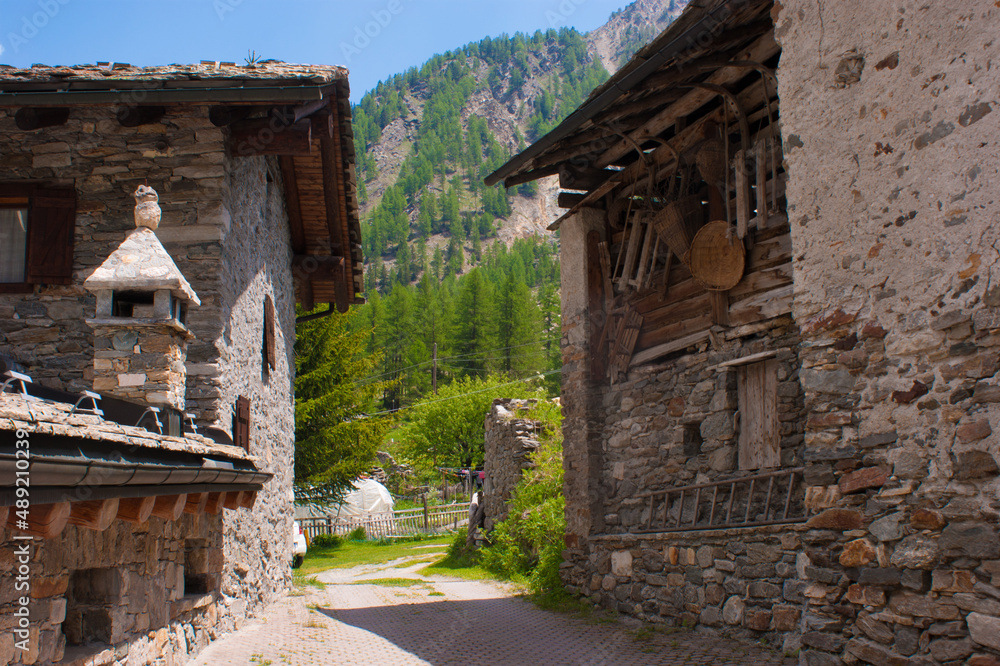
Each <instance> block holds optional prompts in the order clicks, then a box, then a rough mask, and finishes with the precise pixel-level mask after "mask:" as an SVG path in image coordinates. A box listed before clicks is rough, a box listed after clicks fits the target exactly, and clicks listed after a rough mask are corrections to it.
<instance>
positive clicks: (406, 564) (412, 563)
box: [390, 557, 435, 569]
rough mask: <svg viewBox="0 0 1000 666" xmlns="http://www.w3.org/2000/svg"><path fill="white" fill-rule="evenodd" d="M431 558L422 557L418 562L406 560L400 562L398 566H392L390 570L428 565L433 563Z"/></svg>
mask: <svg viewBox="0 0 1000 666" xmlns="http://www.w3.org/2000/svg"><path fill="white" fill-rule="evenodd" d="M434 561H435V560H434V558H433V557H422V558H420V559H419V560H406V561H405V562H400V563H399V564H393V565H392V566H391V567H390V568H391V569H406V568H407V567H412V566H415V565H417V564H430V563H431V562H434Z"/></svg>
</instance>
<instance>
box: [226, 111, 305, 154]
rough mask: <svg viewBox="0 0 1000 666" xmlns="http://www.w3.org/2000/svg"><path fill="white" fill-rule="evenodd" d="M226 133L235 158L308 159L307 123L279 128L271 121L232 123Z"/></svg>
mask: <svg viewBox="0 0 1000 666" xmlns="http://www.w3.org/2000/svg"><path fill="white" fill-rule="evenodd" d="M229 132H230V133H229V149H230V152H231V153H232V154H233V155H234V156H236V157H251V156H254V155H308V154H309V153H310V152H311V151H312V123H310V122H309V120H308V119H306V120H300V121H299V122H297V123H295V124H293V125H282V124H281V123H280V122H278V121H277V120H276V119H274V118H250V119H248V120H240V121H237V122H235V123H233V124H232V125H230V126H229Z"/></svg>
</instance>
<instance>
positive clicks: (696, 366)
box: [487, 0, 1000, 665]
mask: <svg viewBox="0 0 1000 666" xmlns="http://www.w3.org/2000/svg"><path fill="white" fill-rule="evenodd" d="M998 21H1000V9H997V8H996V7H995V6H992V5H989V6H986V5H982V4H978V3H971V2H957V3H945V4H942V3H938V4H933V5H918V4H912V3H905V2H904V3H896V4H885V3H869V4H866V5H859V4H857V3H839V2H831V1H829V0H819V1H818V2H804V1H801V0H791V1H783V2H781V3H778V2H774V3H771V2H766V1H756V0H737V1H726V0H709V1H708V2H699V3H692V4H691V5H690V6H689V8H688V9H687V10H686V11H685V13H684V14H683V15H682V16H681V17H680V18H679V19H678V20H677V21H676V22H675V23H674V24H673V25H671V26H670V27H669V28H668V29H667V30H666V31H665V32H664V33H662V34H661V35H660V36H659V37H657V38H656V39H655V40H654V41H653V42H652V43H651V44H650V45H648V46H647V47H645V48H644V49H643V50H641V51H640V52H639V53H638V54H637V55H636V57H635V58H634V59H633V60H632V61H631V62H630V63H629V64H628V65H626V66H625V67H624V68H623V69H622V70H621V71H619V72H618V73H617V74H616V75H615V76H614V77H612V79H611V81H609V82H607V83H606V84H604V85H602V86H601V87H599V88H598V89H597V90H595V91H594V93H593V94H592V95H591V97H590V98H589V99H588V100H587V101H586V102H585V103H584V104H583V105H582V106H581V107H580V108H579V109H577V110H576V111H575V112H574V113H572V114H571V115H570V116H569V117H568V118H567V119H566V120H565V121H564V122H563V123H562V124H561V125H559V126H558V127H557V128H556V129H554V130H553V131H552V132H551V133H549V134H548V135H546V136H545V137H542V138H541V139H539V140H538V141H537V142H535V143H534V144H533V145H531V146H529V147H528V148H527V149H526V150H525V151H523V152H522V153H521V154H519V155H517V156H515V157H514V158H513V159H512V160H511V161H510V162H509V163H508V164H506V165H504V166H503V167H502V168H501V169H499V170H498V171H497V172H496V173H495V174H493V175H491V176H490V177H489V178H488V179H487V182H488V183H490V182H497V181H501V180H502V181H503V182H504V183H505V184H506V185H508V186H512V185H516V184H518V183H523V182H526V181H530V180H533V179H536V178H540V177H543V176H550V175H558V177H559V180H560V185H561V187H562V189H563V190H564V191H563V192H562V193H561V194H560V195H559V200H560V205H561V206H562V207H563V208H568V209H569V210H568V212H567V213H566V214H565V215H563V216H562V217H561V218H560V219H559V220H557V221H556V222H555V223H554V224H553V228H558V229H559V230H560V233H561V254H562V271H563V274H562V305H563V360H564V365H563V392H562V399H563V404H564V417H565V421H564V436H565V441H564V450H565V471H566V481H565V493H566V502H567V509H566V511H567V515H566V518H567V525H568V527H567V534H566V550H565V560H566V561H565V563H564V565H563V576H564V581H565V583H566V585H567V586H568V587H569V588H570V589H571V590H573V591H575V592H578V593H579V594H582V595H584V596H586V597H588V598H589V599H590V600H591V601H593V602H595V603H597V604H600V605H603V606H607V607H611V608H616V609H618V610H619V611H621V612H624V613H628V614H632V615H637V616H643V617H647V618H650V619H653V620H657V621H665V622H668V623H675V624H686V625H693V624H698V625H701V626H702V627H703V628H705V629H706V630H709V631H729V632H737V633H747V634H751V635H754V636H761V635H766V634H768V633H772V632H773V633H775V634H776V635H775V636H774V637H772V642H773V641H775V640H776V641H777V644H779V645H783V646H784V647H785V649H787V650H796V649H801V652H800V655H801V661H802V663H805V664H814V665H815V664H836V663H842V662H843V663H859V662H861V663H873V664H883V663H928V664H930V663H956V664H957V663H969V664H980V665H984V664H997V663H1000V538H998V529H997V518H998V515H1000V480H998V468H997V461H998V460H1000V440H998V438H997V437H996V436H995V434H994V431H996V430H997V429H998V428H1000V411H998V409H997V407H996V404H997V402H998V401H1000V378H998V376H997V370H998V345H1000V337H998V328H1000V298H998V297H997V293H996V289H995V287H994V286H993V285H992V281H993V278H994V277H996V271H997V256H998V255H997V252H996V247H997V240H998V237H997V236H998V227H997V225H996V224H995V220H996V219H997V216H998V214H1000V204H998V202H997V199H996V196H995V191H996V188H997V187H998V185H1000V183H998V178H1000V174H998V167H1000V158H998V156H997V155H998V154H997V141H998V139H1000V132H998V129H997V124H996V118H997V115H996V114H995V113H993V111H994V110H995V109H994V107H995V106H996V104H997V100H996V82H997V76H996V73H995V72H994V71H993V66H992V64H991V63H994V62H995V61H996V59H997V58H998V57H1000V43H998V42H997V40H996V39H995V33H996V26H997V25H998Z"/></svg>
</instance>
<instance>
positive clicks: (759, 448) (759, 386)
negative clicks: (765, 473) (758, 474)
mask: <svg viewBox="0 0 1000 666" xmlns="http://www.w3.org/2000/svg"><path fill="white" fill-rule="evenodd" d="M736 372H737V380H738V390H739V406H740V441H739V466H740V469H765V468H768V467H778V466H779V465H781V433H780V431H779V427H778V362H777V361H775V360H773V359H771V360H767V361H762V362H760V363H750V364H748V365H743V366H740V367H738V368H737V370H736Z"/></svg>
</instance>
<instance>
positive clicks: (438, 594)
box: [427, 590, 444, 597]
mask: <svg viewBox="0 0 1000 666" xmlns="http://www.w3.org/2000/svg"><path fill="white" fill-rule="evenodd" d="M427 596H428V597H443V596H444V592H438V591H437V590H434V591H433V592H429V593H428V594H427Z"/></svg>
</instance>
